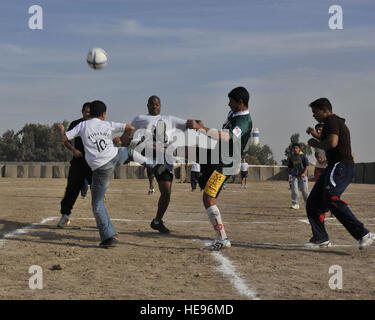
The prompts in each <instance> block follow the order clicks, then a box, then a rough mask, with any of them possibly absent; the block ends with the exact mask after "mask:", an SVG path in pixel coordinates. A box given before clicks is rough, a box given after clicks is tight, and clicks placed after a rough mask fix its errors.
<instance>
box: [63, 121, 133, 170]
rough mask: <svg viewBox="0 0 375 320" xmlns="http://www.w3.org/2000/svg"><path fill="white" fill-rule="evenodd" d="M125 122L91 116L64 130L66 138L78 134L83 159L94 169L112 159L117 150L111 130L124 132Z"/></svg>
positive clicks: (71, 137)
mask: <svg viewBox="0 0 375 320" xmlns="http://www.w3.org/2000/svg"><path fill="white" fill-rule="evenodd" d="M125 127H126V124H125V123H118V122H109V121H104V120H100V119H98V118H93V119H91V120H86V121H82V122H80V123H79V124H78V125H76V126H75V127H74V128H73V129H72V130H69V131H67V132H66V136H67V138H68V140H72V139H74V138H75V137H78V136H80V137H81V139H82V142H83V147H84V148H85V159H86V161H87V164H88V165H89V166H90V167H91V169H92V170H93V171H94V170H96V169H98V168H100V167H101V166H103V165H105V164H106V163H108V162H109V161H110V160H112V159H113V158H114V157H115V156H116V155H117V152H118V148H117V147H115V146H114V145H113V142H112V134H113V132H120V131H121V132H124V130H125Z"/></svg>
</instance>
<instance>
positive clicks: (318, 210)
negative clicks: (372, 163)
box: [305, 98, 375, 249]
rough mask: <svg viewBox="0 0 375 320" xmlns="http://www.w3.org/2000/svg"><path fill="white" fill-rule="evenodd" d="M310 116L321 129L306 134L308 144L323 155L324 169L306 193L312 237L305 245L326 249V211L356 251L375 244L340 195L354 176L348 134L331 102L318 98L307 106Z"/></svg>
mask: <svg viewBox="0 0 375 320" xmlns="http://www.w3.org/2000/svg"><path fill="white" fill-rule="evenodd" d="M310 107H311V109H312V113H313V117H314V118H315V119H316V120H317V121H318V122H323V123H324V126H323V130H322V133H321V135H318V134H317V132H316V131H315V130H313V129H312V128H311V127H309V128H307V130H306V132H307V133H308V134H312V135H313V136H314V137H315V138H317V139H318V140H316V139H314V138H312V139H310V140H309V141H308V144H309V145H310V146H311V147H313V148H319V149H323V150H325V152H326V156H327V160H328V167H327V169H326V170H325V171H324V173H323V174H322V175H321V176H320V177H319V179H318V181H317V182H316V183H315V185H314V187H313V189H312V190H311V192H310V195H309V198H308V199H307V203H306V212H307V217H308V218H309V221H310V225H311V229H312V233H313V237H312V238H311V239H310V241H309V242H308V243H306V244H305V245H306V246H308V247H329V246H331V242H330V241H329V238H328V234H327V231H326V229H325V226H324V218H325V213H326V212H327V211H328V210H330V211H331V212H332V214H333V215H334V216H335V217H336V218H337V220H339V221H340V223H341V224H342V225H343V226H344V227H345V228H346V230H348V232H349V233H350V234H351V235H352V237H353V238H355V239H356V240H358V241H359V249H363V248H365V247H369V246H370V245H371V244H372V243H373V242H374V241H375V235H374V234H372V233H371V232H370V231H369V230H367V229H366V228H365V227H364V225H363V223H361V222H360V221H359V220H358V219H357V218H356V217H355V216H354V214H353V213H352V211H351V210H350V209H349V207H348V204H347V203H346V202H345V201H344V200H341V198H340V196H341V195H342V193H343V192H344V191H345V189H346V188H347V187H348V185H349V184H350V183H351V182H352V180H353V177H354V161H353V157H352V151H351V143H350V131H349V129H348V127H347V126H346V124H345V119H343V118H340V117H338V116H337V115H335V114H334V113H332V106H331V103H330V102H329V100H328V99H327V98H320V99H318V100H315V101H314V102H312V103H310Z"/></svg>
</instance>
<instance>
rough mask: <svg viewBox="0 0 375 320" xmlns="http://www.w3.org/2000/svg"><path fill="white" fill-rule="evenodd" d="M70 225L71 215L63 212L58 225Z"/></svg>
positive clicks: (59, 226) (61, 226) (60, 226)
mask: <svg viewBox="0 0 375 320" xmlns="http://www.w3.org/2000/svg"><path fill="white" fill-rule="evenodd" d="M68 225H70V219H69V215H67V214H63V215H62V216H61V218H60V221H59V223H58V224H57V227H58V228H64V227H65V226H68Z"/></svg>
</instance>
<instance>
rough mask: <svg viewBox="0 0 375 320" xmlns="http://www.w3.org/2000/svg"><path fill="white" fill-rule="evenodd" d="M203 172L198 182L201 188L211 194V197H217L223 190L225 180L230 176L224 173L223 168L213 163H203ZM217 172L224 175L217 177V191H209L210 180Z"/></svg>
mask: <svg viewBox="0 0 375 320" xmlns="http://www.w3.org/2000/svg"><path fill="white" fill-rule="evenodd" d="M215 171H216V172H215ZM201 172H202V175H201V176H200V177H199V179H198V183H199V186H200V188H201V189H203V190H204V192H205V193H206V194H207V195H209V196H210V197H213V198H217V197H218V196H219V194H220V192H221V189H222V188H223V185H224V182H225V181H227V180H228V179H229V177H230V176H225V175H223V174H222V168H220V167H217V166H214V165H211V164H202V165H201ZM215 173H219V174H220V175H221V176H222V179H215V180H216V181H215V186H214V187H215V191H214V193H213V194H209V193H208V188H209V187H210V186H208V185H207V184H208V182H209V180H210V178H211V176H213V175H214V174H215Z"/></svg>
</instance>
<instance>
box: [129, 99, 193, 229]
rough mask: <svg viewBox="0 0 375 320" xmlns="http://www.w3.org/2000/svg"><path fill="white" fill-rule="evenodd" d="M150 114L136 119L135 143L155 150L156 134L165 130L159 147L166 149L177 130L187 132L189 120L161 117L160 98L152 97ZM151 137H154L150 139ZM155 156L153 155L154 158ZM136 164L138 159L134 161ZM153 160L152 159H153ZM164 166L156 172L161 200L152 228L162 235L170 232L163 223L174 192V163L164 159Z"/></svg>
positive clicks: (149, 102) (133, 124)
mask: <svg viewBox="0 0 375 320" xmlns="http://www.w3.org/2000/svg"><path fill="white" fill-rule="evenodd" d="M147 108H148V112H149V113H148V114H142V115H139V116H137V117H135V118H134V120H133V121H132V123H131V125H132V126H133V127H134V129H135V132H134V136H133V142H137V141H145V139H146V141H147V139H148V140H149V143H151V144H153V148H154V149H155V145H156V143H155V141H153V139H155V134H158V133H157V131H159V128H162V129H164V132H162V134H161V136H162V139H164V144H163V145H162V146H159V147H160V148H166V147H167V146H168V144H169V143H170V142H172V141H168V137H170V135H171V134H173V132H175V131H176V130H186V122H187V120H183V119H180V118H177V117H174V116H170V115H160V110H161V103H160V98H159V97H158V96H151V97H150V98H149V99H148V103H147ZM147 137H148V138H147ZM150 137H152V138H151V139H150ZM133 142H132V144H133ZM154 156H155V155H153V158H154V159H155V157H154ZM133 160H134V161H136V162H139V161H137V159H135V158H134V159H133ZM151 160H152V159H151ZM152 161H154V160H152ZM163 162H164V163H163V165H162V166H159V169H156V170H155V171H154V174H155V178H156V181H157V183H158V186H159V191H160V198H159V202H158V210H157V212H156V217H155V219H153V220H152V221H151V224H150V226H151V228H152V229H154V230H158V231H159V232H160V233H164V234H168V233H170V230H169V229H168V228H167V227H165V225H164V223H163V216H164V214H165V212H166V211H167V209H168V205H169V202H170V199H171V192H172V181H173V163H168V162H167V161H165V159H163Z"/></svg>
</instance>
